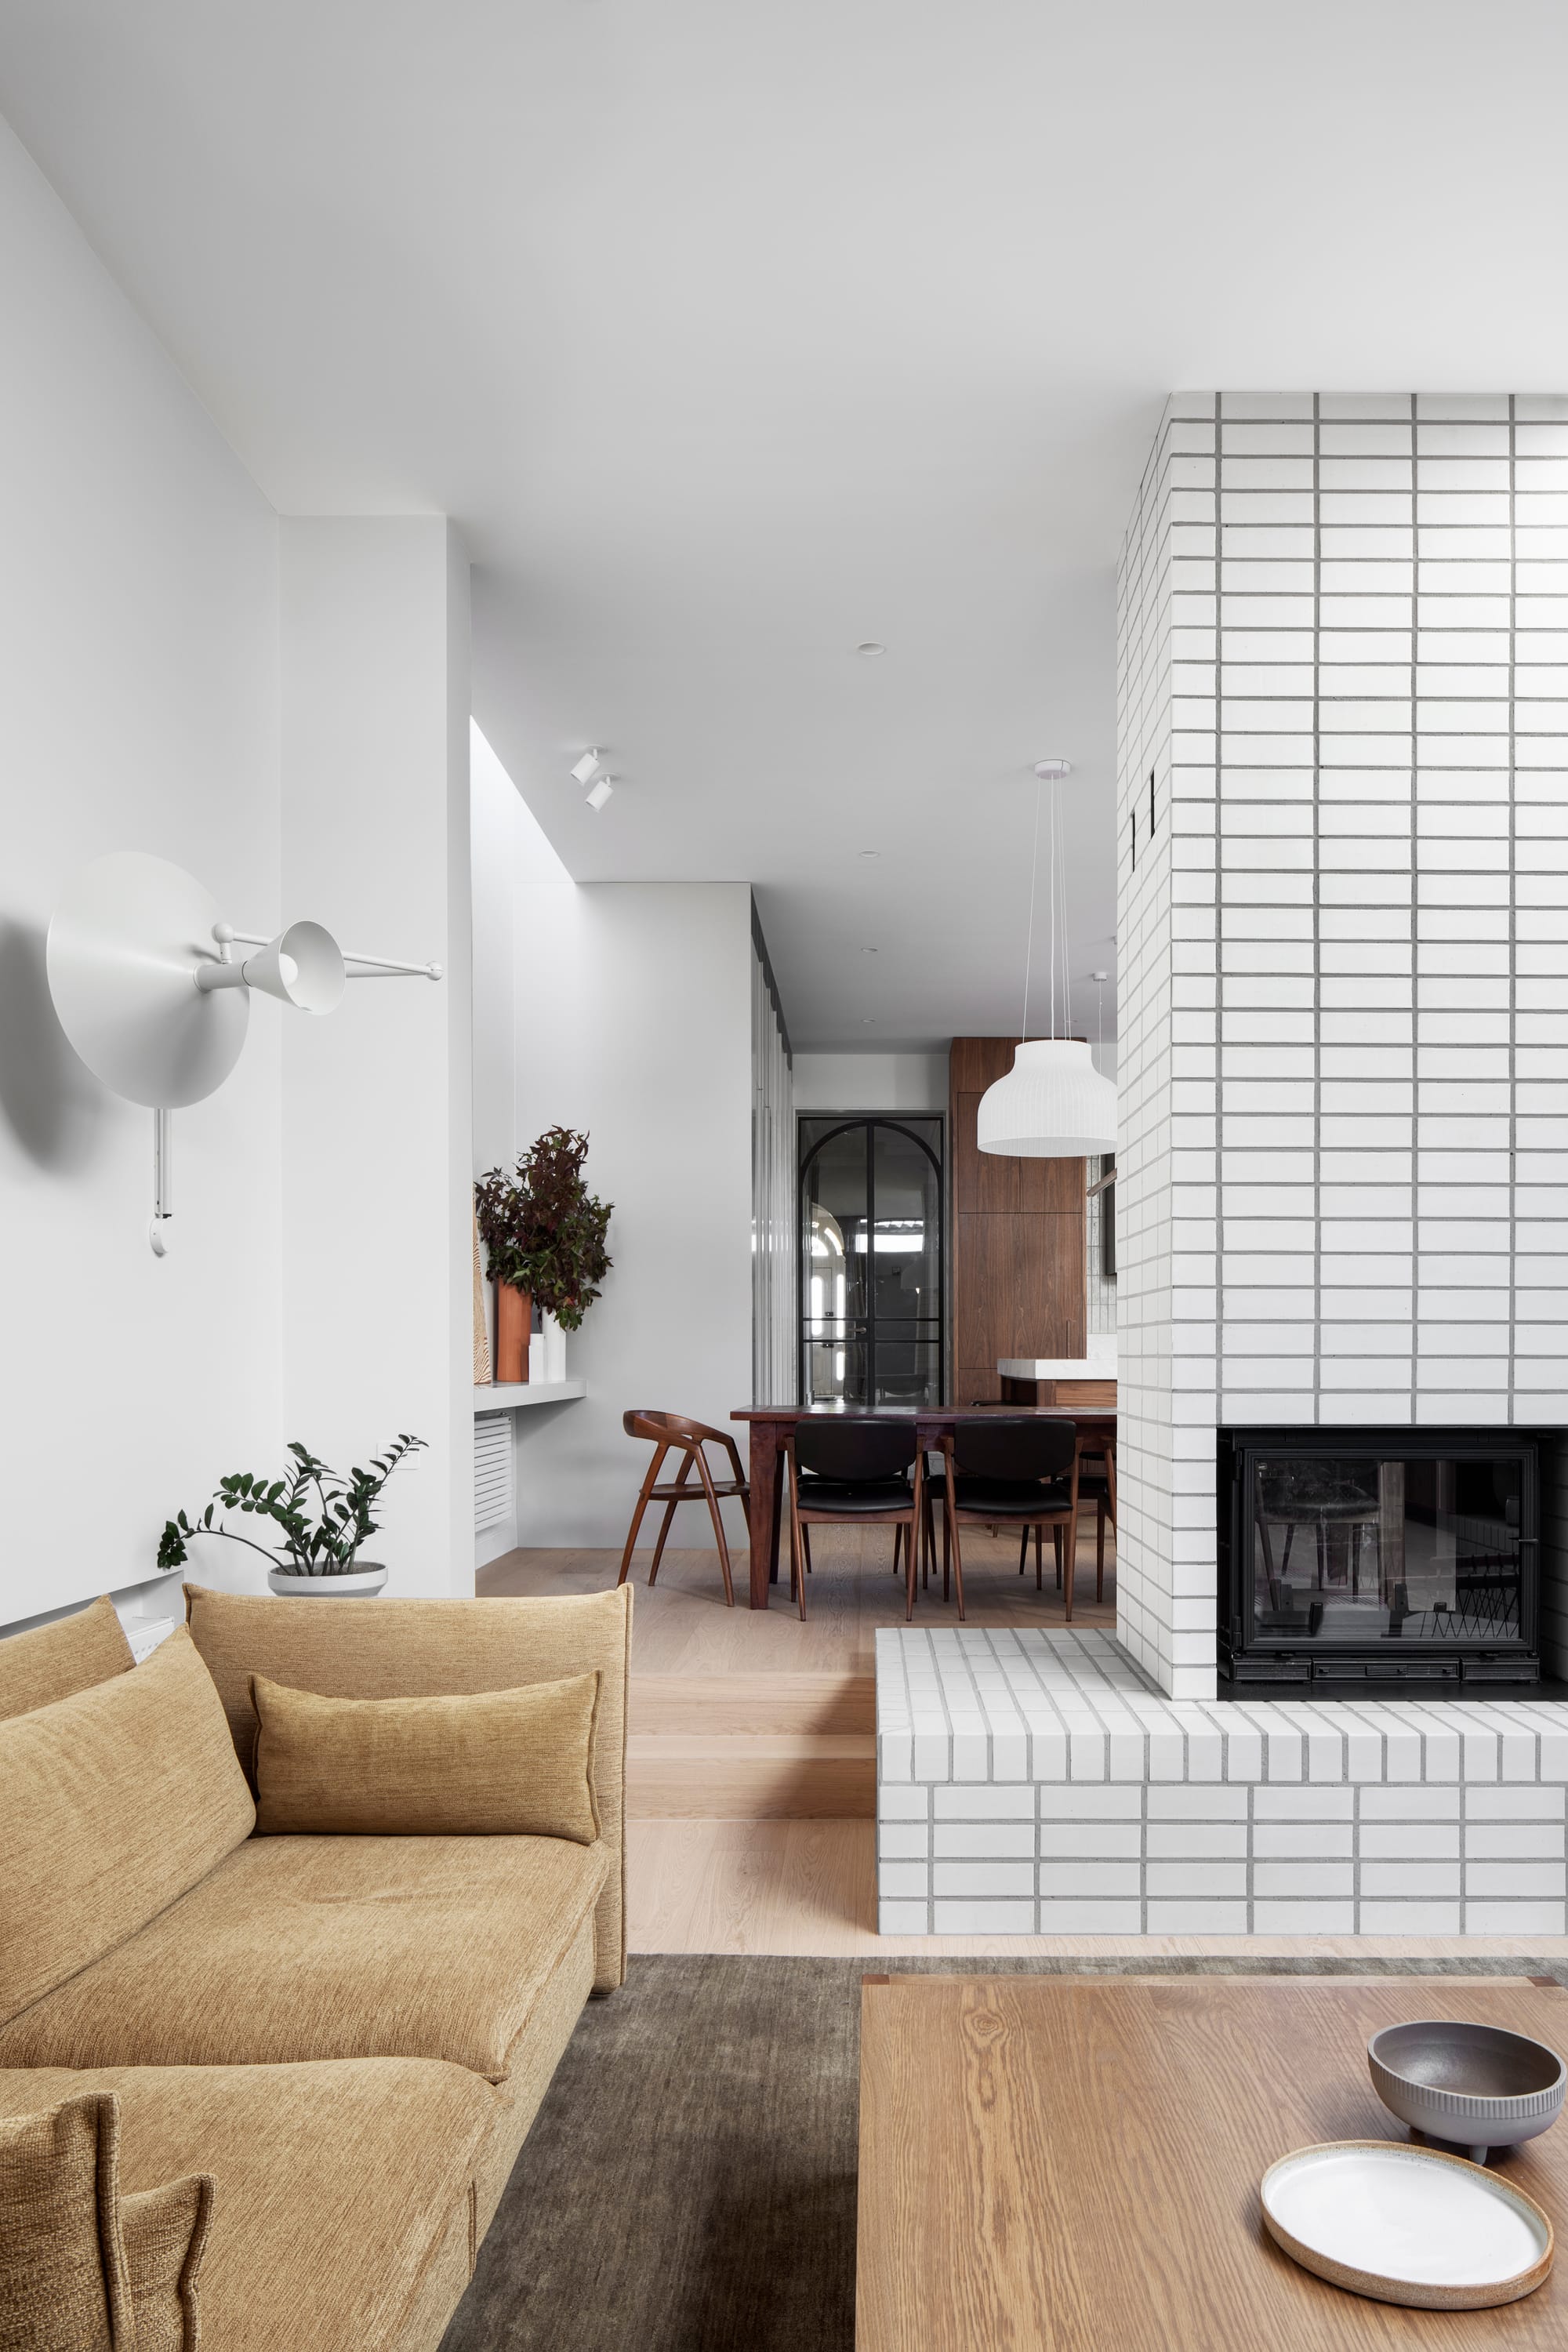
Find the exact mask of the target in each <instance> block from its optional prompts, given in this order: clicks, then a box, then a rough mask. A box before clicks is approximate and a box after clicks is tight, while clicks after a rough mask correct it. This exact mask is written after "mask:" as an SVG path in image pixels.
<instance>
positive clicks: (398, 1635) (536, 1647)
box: [185, 1584, 632, 1992]
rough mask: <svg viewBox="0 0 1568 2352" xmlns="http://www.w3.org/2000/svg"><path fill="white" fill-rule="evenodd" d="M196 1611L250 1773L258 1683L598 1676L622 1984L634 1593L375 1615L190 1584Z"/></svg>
mask: <svg viewBox="0 0 1568 2352" xmlns="http://www.w3.org/2000/svg"><path fill="white" fill-rule="evenodd" d="M185 1607H186V1612H187V1619H188V1622H189V1624H190V1629H191V1637H192V1639H193V1640H194V1641H195V1645H196V1647H197V1649H198V1650H199V1651H200V1652H201V1654H202V1656H203V1657H204V1659H205V1661H206V1664H207V1669H208V1671H209V1673H210V1674H211V1675H212V1678H213V1680H214V1682H215V1683H216V1685H217V1689H218V1696H219V1697H220V1698H221V1699H222V1701H223V1703H224V1710H225V1712H226V1715H227V1717H228V1722H229V1729H230V1730H231V1731H232V1733H233V1734H234V1744H235V1746H236V1748H237V1749H238V1751H239V1760H240V1762H241V1763H242V1764H243V1765H244V1766H245V1768H246V1769H247V1771H248V1770H249V1769H250V1762H251V1752H252V1749H253V1748H254V1745H255V1740H256V1711H255V1709H254V1707H253V1706H252V1705H251V1701H250V1677H251V1675H267V1677H268V1680H269V1681H271V1682H275V1683H287V1684H288V1685H289V1688H290V1689H292V1690H310V1691H319V1692H321V1694H322V1696H325V1697H329V1698H412V1697H424V1696H437V1697H439V1696H452V1695H456V1694H458V1693H459V1692H463V1691H492V1690H513V1689H515V1688H517V1687H518V1685H521V1684H523V1683H548V1682H558V1681H559V1680H560V1679H561V1678H562V1676H563V1675H580V1674H585V1673H587V1672H589V1671H591V1670H596V1671H597V1673H598V1675H599V1677H600V1682H599V1712H598V1716H597V1718H596V1720H595V1725H594V1795H595V1801H596V1802H597V1804H598V1808H599V1826H600V1834H601V1836H602V1838H603V1841H604V1843H605V1846H607V1847H608V1849H609V1851H610V1856H611V1863H610V1869H609V1872H608V1874H607V1875H606V1877H605V1889H604V1893H603V1894H602V1895H600V1897H599V1906H598V1911H597V1915H596V1918H595V1979H594V1981H595V1985H596V1987H597V1988H598V1990H600V1991H602V1992H604V1991H608V1990H609V1989H610V1988H611V1987H612V1986H613V1985H617V1984H619V1983H620V1981H621V1979H622V1978H623V1977H624V1976H625V1974H626V1904H625V1900H624V1895H625V1885H626V1857H625V1848H624V1840H623V1829H624V1821H625V1789H626V1678H627V1663H628V1652H629V1649H630V1643H631V1626H632V1588H631V1586H630V1585H629V1584H623V1585H618V1586H612V1587H611V1588H610V1589H609V1590H608V1591H605V1592H590V1593H584V1594H581V1595H575V1596H573V1597H571V1598H566V1599H559V1600H558V1599H556V1598H554V1597H553V1596H552V1597H550V1598H543V1597H534V1596H531V1597H530V1598H529V1599H527V1600H525V1601H396V1600H379V1601H376V1603H375V1605H374V1608H370V1609H360V1608H353V1609H340V1608H337V1607H333V1606H327V1607H323V1606H322V1604H321V1601H275V1600H273V1599H272V1598H270V1596H269V1595H268V1594H266V1593H251V1592H210V1591H206V1590H205V1589H204V1588H203V1587H202V1586H201V1585H196V1584H187V1585H186V1587H185Z"/></svg>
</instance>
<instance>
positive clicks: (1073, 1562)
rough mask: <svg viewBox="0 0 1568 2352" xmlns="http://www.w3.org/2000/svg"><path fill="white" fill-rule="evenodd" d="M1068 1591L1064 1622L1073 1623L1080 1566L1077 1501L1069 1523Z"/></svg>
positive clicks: (1063, 1613)
mask: <svg viewBox="0 0 1568 2352" xmlns="http://www.w3.org/2000/svg"><path fill="white" fill-rule="evenodd" d="M1067 1556H1068V1559H1067V1591H1066V1593H1065V1595H1064V1601H1065V1603H1066V1605H1065V1607H1064V1609H1063V1612H1062V1615H1063V1622H1065V1623H1067V1624H1068V1625H1070V1624H1071V1623H1072V1586H1073V1573H1074V1570H1076V1568H1077V1566H1078V1504H1077V1502H1076V1501H1075V1502H1074V1504H1073V1507H1072V1511H1071V1515H1070V1516H1069V1517H1068V1524H1067Z"/></svg>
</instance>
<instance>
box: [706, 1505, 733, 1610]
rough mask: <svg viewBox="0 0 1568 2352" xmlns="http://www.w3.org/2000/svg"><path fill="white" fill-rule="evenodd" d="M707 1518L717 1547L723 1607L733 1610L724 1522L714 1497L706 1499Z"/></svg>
mask: <svg viewBox="0 0 1568 2352" xmlns="http://www.w3.org/2000/svg"><path fill="white" fill-rule="evenodd" d="M708 1516H709V1517H710V1519H711V1520H712V1522H713V1534H714V1537H715V1538H716V1539H717V1542H718V1545H719V1570H720V1573H721V1575H722V1577H723V1579H724V1606H725V1608H726V1609H733V1607H734V1606H735V1586H734V1580H733V1579H732V1578H731V1574H730V1547H729V1545H728V1544H727V1543H726V1542H725V1540H724V1521H723V1518H722V1517H721V1513H720V1509H719V1498H718V1496H716V1495H710V1496H709V1497H708Z"/></svg>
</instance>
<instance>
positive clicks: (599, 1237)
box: [474, 1127, 614, 1331]
mask: <svg viewBox="0 0 1568 2352" xmlns="http://www.w3.org/2000/svg"><path fill="white" fill-rule="evenodd" d="M587 1154H588V1139H587V1137H586V1136H585V1135H579V1134H576V1133H575V1132H574V1130H573V1129H571V1128H569V1127H552V1128H547V1129H545V1131H544V1133H543V1134H542V1136H541V1137H540V1138H539V1139H538V1141H537V1142H536V1143H533V1144H531V1146H530V1147H529V1149H528V1150H526V1151H525V1152H524V1153H523V1154H522V1156H521V1159H520V1160H518V1162H517V1166H516V1168H515V1169H514V1170H513V1171H511V1173H510V1174H508V1173H507V1172H506V1171H504V1170H502V1169H500V1168H492V1169H490V1170H489V1172H488V1173H487V1174H485V1175H483V1176H481V1177H480V1179H479V1182H478V1184H477V1185H476V1186H475V1188H474V1192H475V1200H476V1202H477V1204H478V1208H479V1232H480V1233H481V1234H483V1236H484V1243H485V1248H486V1251H487V1253H488V1255H489V1269H490V1272H491V1274H492V1275H493V1276H495V1278H496V1280H497V1281H498V1282H505V1283H509V1284H510V1286H511V1287H512V1289H514V1290H525V1291H529V1292H531V1294H532V1297H533V1302H534V1305H535V1306H536V1307H541V1308H542V1310H543V1312H544V1313H545V1314H546V1315H553V1316H554V1318H555V1319H556V1321H557V1322H558V1323H559V1324H560V1325H561V1326H562V1328H563V1330H567V1331H575V1330H576V1329H578V1328H579V1327H580V1325H581V1323H582V1320H583V1314H584V1308H585V1307H590V1306H592V1304H593V1302H594V1300H595V1298H597V1297H598V1296H599V1285H600V1284H601V1283H602V1282H603V1280H604V1278H605V1275H607V1274H608V1273H609V1271H610V1267H611V1265H612V1263H613V1260H612V1259H611V1257H610V1255H609V1253H608V1252H607V1250H606V1249H605V1234H606V1233H607V1232H608V1231H609V1224H610V1211H611V1209H612V1207H613V1206H614V1203H613V1202H609V1201H601V1200H598V1199H596V1198H595V1195H594V1194H593V1193H592V1192H589V1190H588V1187H587V1185H586V1184H585V1183H584V1181H583V1162H584V1160H585V1159H586V1157H587Z"/></svg>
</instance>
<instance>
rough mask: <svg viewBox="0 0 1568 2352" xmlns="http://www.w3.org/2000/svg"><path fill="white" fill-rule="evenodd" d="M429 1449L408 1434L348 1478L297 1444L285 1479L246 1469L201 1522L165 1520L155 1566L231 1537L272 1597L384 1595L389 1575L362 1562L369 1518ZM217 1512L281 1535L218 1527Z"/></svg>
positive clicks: (222, 1486) (226, 1481)
mask: <svg viewBox="0 0 1568 2352" xmlns="http://www.w3.org/2000/svg"><path fill="white" fill-rule="evenodd" d="M424 1444H425V1440H424V1439H423V1438H422V1437H410V1436H408V1435H407V1433H404V1434H402V1435H400V1436H399V1437H398V1439H397V1441H396V1443H395V1444H393V1445H389V1446H388V1447H387V1449H386V1452H385V1453H384V1454H374V1455H373V1456H372V1458H371V1463H370V1466H369V1468H368V1469H361V1468H357V1467H356V1468H354V1469H353V1470H351V1471H350V1472H349V1474H348V1476H347V1477H346V1478H344V1477H342V1475H340V1474H339V1472H337V1471H336V1470H333V1469H331V1468H330V1467H329V1465H327V1464H326V1463H325V1462H321V1461H319V1460H318V1459H317V1457H316V1455H315V1454H308V1453H307V1452H306V1450H305V1448H304V1447H303V1446H302V1445H301V1444H300V1443H299V1441H298V1439H294V1440H292V1441H291V1442H290V1444H289V1453H290V1454H292V1455H293V1457H294V1466H293V1468H292V1469H291V1470H290V1471H289V1473H288V1475H286V1476H284V1477H282V1478H275V1479H273V1480H272V1482H271V1484H270V1485H268V1481H267V1480H266V1479H265V1478H254V1477H252V1476H251V1475H250V1473H249V1471H248V1470H237V1471H235V1472H233V1473H232V1474H231V1475H230V1476H228V1477H226V1478H220V1479H219V1480H218V1487H217V1492H216V1495H215V1496H213V1498H212V1501H211V1502H210V1503H209V1504H208V1505H207V1507H206V1508H205V1511H203V1512H202V1514H201V1516H200V1517H199V1518H196V1519H195V1520H191V1519H188V1518H187V1517H185V1514H184V1511H181V1512H179V1513H178V1514H177V1515H176V1516H175V1517H174V1518H172V1519H169V1520H166V1521H165V1523H164V1527H163V1540H162V1542H161V1543H160V1544H159V1546H158V1565H159V1567H160V1568H183V1567H184V1564H185V1561H186V1560H187V1559H188V1558H189V1557H190V1555H189V1553H188V1552H187V1550H186V1549H185V1546H186V1543H187V1541H188V1539H189V1538H191V1537H192V1536H206V1535H212V1536H226V1537H227V1538H228V1539H229V1541H230V1543H239V1544H246V1545H247V1546H248V1547H249V1549H251V1550H252V1551H258V1552H259V1553H260V1554H261V1556H262V1558H263V1559H265V1560H266V1561H267V1562H268V1571H267V1581H268V1584H269V1585H270V1586H271V1588H272V1590H273V1591H274V1592H280V1593H284V1594H287V1595H289V1596H290V1597H292V1598H293V1599H296V1600H305V1599H308V1598H317V1597H325V1596H331V1597H333V1598H335V1599H340V1600H342V1599H348V1598H350V1597H352V1596H353V1595H356V1594H368V1593H373V1592H379V1591H381V1588H382V1586H383V1585H384V1583H385V1582H386V1570H385V1569H384V1568H381V1567H377V1566H374V1565H373V1564H372V1563H371V1562H370V1561H368V1560H362V1559H360V1557H359V1553H360V1547H361V1545H362V1544H363V1543H364V1542H365V1541H366V1540H367V1539H368V1538H370V1537H371V1536H373V1535H374V1533H375V1530H376V1528H377V1526H378V1525H379V1522H378V1521H377V1520H375V1519H374V1518H373V1517H371V1512H372V1510H373V1508H374V1505H375V1503H376V1502H377V1500H378V1499H379V1497H380V1495H381V1490H382V1488H383V1487H384V1486H385V1484H386V1482H387V1480H388V1479H389V1478H390V1477H391V1475H392V1474H393V1472H394V1471H395V1469H396V1467H397V1465H398V1464H399V1463H400V1462H401V1461H402V1460H403V1459H404V1457H405V1455H406V1454H415V1453H418V1452H419V1451H420V1450H421V1449H422V1448H423V1446H424ZM220 1510H229V1511H239V1512H241V1513H243V1514H245V1515H247V1516H248V1517H256V1518H260V1519H268V1520H270V1521H271V1523H272V1525H273V1526H274V1527H275V1528H278V1529H279V1539H275V1541H274V1543H273V1544H271V1545H268V1544H266V1543H258V1542H256V1541H255V1540H254V1539H253V1538H251V1537H250V1536H245V1535H241V1534H239V1533H238V1531H237V1529H236V1528H229V1527H225V1526H224V1525H223V1523H222V1521H221V1520H220V1521H218V1522H217V1524H216V1525H215V1524H214V1518H213V1514H214V1513H215V1511H220Z"/></svg>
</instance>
